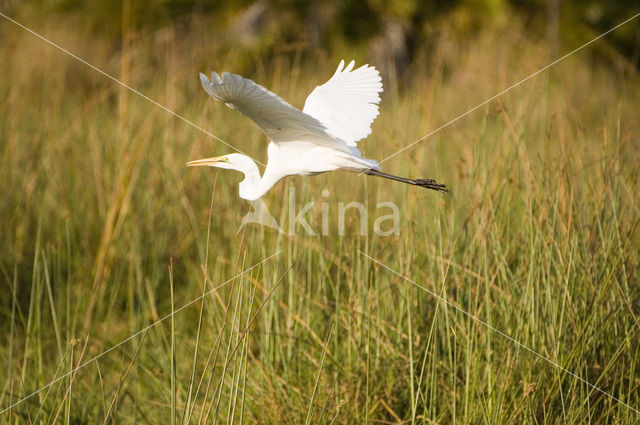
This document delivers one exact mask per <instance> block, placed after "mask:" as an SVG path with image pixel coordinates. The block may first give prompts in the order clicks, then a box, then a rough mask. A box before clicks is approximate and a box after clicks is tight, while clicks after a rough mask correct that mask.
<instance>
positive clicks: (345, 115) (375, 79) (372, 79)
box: [302, 61, 382, 146]
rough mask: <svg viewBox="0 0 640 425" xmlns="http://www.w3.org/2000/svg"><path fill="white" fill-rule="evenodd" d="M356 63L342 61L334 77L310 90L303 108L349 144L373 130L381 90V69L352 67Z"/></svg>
mask: <svg viewBox="0 0 640 425" xmlns="http://www.w3.org/2000/svg"><path fill="white" fill-rule="evenodd" d="M354 64H355V62H354V61H351V63H349V65H347V67H346V68H344V61H340V65H338V69H337V70H336V72H335V74H333V77H331V78H330V79H329V81H327V82H326V83H324V84H323V85H321V86H318V87H316V88H315V89H314V90H313V91H312V92H311V94H310V95H309V97H307V101H306V102H305V104H304V108H303V109H302V111H303V112H305V113H307V114H309V115H311V116H312V117H314V118H317V119H318V121H320V122H321V123H322V124H323V125H324V126H325V127H326V128H327V132H328V133H329V134H330V135H332V136H334V137H337V138H338V139H340V140H343V141H344V142H345V143H347V145H349V146H355V145H356V142H357V141H358V140H360V139H363V138H365V137H367V136H368V135H369V134H371V123H372V122H373V120H374V119H376V117H377V116H378V102H380V93H381V92H382V79H381V78H380V73H379V72H378V70H376V69H375V68H374V67H373V66H369V65H363V66H361V67H360V68H357V69H353V67H354Z"/></svg>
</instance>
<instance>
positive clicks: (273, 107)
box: [200, 72, 348, 150]
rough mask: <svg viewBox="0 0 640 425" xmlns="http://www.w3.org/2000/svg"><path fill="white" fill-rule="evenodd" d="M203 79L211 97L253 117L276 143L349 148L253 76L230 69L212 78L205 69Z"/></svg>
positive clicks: (316, 120) (213, 74) (321, 125)
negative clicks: (205, 72)
mask: <svg viewBox="0 0 640 425" xmlns="http://www.w3.org/2000/svg"><path fill="white" fill-rule="evenodd" d="M200 81H201V82H202V86H203V87H204V89H205V90H206V91H207V93H209V95H211V97H213V98H214V99H215V100H217V101H219V102H223V103H224V104H225V105H227V106H228V107H229V108H231V109H235V110H237V111H240V112H242V113H243V114H244V115H246V116H247V117H249V118H251V120H253V122H255V123H256V124H257V125H258V126H259V127H260V128H261V129H262V131H264V133H265V134H266V135H267V137H268V138H269V139H271V140H272V141H274V142H276V143H283V142H292V141H309V142H313V143H317V144H320V145H325V146H330V147H333V148H338V149H342V150H344V149H348V148H347V146H346V144H345V143H343V142H341V141H340V140H336V139H335V138H334V137H332V136H331V135H330V134H328V133H327V130H326V127H325V125H324V124H322V123H321V122H320V121H319V120H318V119H316V118H314V117H312V116H310V115H308V114H306V113H304V112H302V111H301V110H299V109H297V108H295V107H293V106H291V105H290V104H289V103H287V102H286V101H285V100H284V99H282V98H281V97H280V96H278V95H276V94H275V93H273V92H271V91H269V90H267V89H266V88H264V87H262V86H261V85H259V84H257V83H255V82H254V81H252V80H249V79H247V78H244V77H241V76H240V75H236V74H231V73H228V72H223V73H222V76H220V75H218V74H217V73H216V72H212V73H211V81H209V79H208V78H207V76H206V75H204V74H202V73H201V74H200Z"/></svg>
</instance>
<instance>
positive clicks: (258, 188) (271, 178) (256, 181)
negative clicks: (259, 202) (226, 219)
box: [239, 161, 280, 201]
mask: <svg viewBox="0 0 640 425" xmlns="http://www.w3.org/2000/svg"><path fill="white" fill-rule="evenodd" d="M239 171H241V172H242V173H244V176H245V178H244V180H242V181H241V182H240V185H239V194H240V197H241V198H243V199H246V200H248V201H255V200H256V199H258V198H260V197H262V195H264V194H265V193H267V192H268V191H269V189H271V188H272V187H273V185H274V184H276V182H277V181H278V180H279V179H280V178H279V177H276V176H275V175H274V174H273V172H272V170H270V169H269V166H267V168H266V170H265V172H264V174H263V175H262V176H260V170H259V169H258V166H257V165H256V164H255V163H254V162H253V161H252V162H251V163H250V164H247V166H245V167H244V168H243V169H242V170H239Z"/></svg>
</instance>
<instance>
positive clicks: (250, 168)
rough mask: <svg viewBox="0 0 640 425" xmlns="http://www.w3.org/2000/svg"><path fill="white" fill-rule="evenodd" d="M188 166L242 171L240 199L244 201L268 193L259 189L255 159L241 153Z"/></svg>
mask: <svg viewBox="0 0 640 425" xmlns="http://www.w3.org/2000/svg"><path fill="white" fill-rule="evenodd" d="M187 166H189V167H198V166H209V167H217V168H225V169H227V170H236V171H240V172H241V173H243V174H244V176H245V178H244V180H242V181H241V182H240V197H241V198H244V199H248V200H254V199H257V198H259V197H260V196H262V195H263V194H264V192H266V190H264V191H263V189H262V188H260V187H259V182H260V170H258V166H257V165H256V163H255V162H254V161H253V159H251V158H249V157H248V156H246V155H242V154H240V153H230V154H228V155H222V156H216V157H213V158H204V159H197V160H195V161H189V162H187ZM269 187H270V186H269ZM267 190H268V188H267Z"/></svg>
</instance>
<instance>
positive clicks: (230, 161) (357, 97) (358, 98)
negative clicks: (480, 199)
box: [187, 61, 447, 201]
mask: <svg viewBox="0 0 640 425" xmlns="http://www.w3.org/2000/svg"><path fill="white" fill-rule="evenodd" d="M354 64H355V62H354V61H351V63H349V65H347V67H346V68H345V67H344V61H340V64H339V65H338V69H337V70H336V72H335V74H333V77H331V79H329V81H327V82H326V83H324V84H323V85H321V86H318V87H316V88H315V89H314V90H313V91H312V92H311V94H310V95H309V97H307V100H306V102H305V105H304V108H303V109H302V111H301V110H299V109H297V108H295V107H293V106H291V105H290V104H288V103H287V102H285V101H284V100H283V99H282V98H280V97H279V96H277V95H276V94H274V93H272V92H270V91H269V90H267V89H265V88H264V87H262V86H261V85H259V84H256V83H255V82H253V81H251V80H249V79H247V78H243V77H241V76H240V75H235V74H230V73H228V72H223V73H222V76H220V75H218V74H217V73H215V72H212V73H211V81H209V79H208V78H207V76H206V75H204V74H202V73H201V74H200V81H201V82H202V86H203V87H204V89H205V90H206V91H207V93H209V94H210V95H211V97H213V98H214V99H215V100H217V101H219V102H223V103H224V104H225V105H227V106H228V107H229V108H231V109H235V110H237V111H240V112H242V113H243V114H244V115H246V116H247V117H249V118H251V119H252V120H253V122H255V123H256V124H257V125H258V127H260V128H261V129H262V131H263V132H264V133H265V134H266V136H267V138H269V140H270V143H269V147H268V148H267V152H268V158H269V159H268V162H267V166H266V168H265V170H264V174H263V175H262V176H260V171H259V170H258V166H257V165H256V163H255V162H254V161H253V160H252V159H251V158H249V157H248V156H246V155H242V154H239V153H231V154H228V155H223V156H218V157H215V158H205V159H199V160H197V161H191V162H188V163H187V165H189V166H203V165H204V166H211V167H218V168H226V169H231V170H236V171H240V172H242V173H243V174H244V175H245V178H244V180H242V181H241V182H240V197H241V198H244V199H247V200H249V201H253V200H256V199H258V198H260V197H261V196H262V195H264V194H265V193H267V192H268V191H269V189H271V188H272V187H273V185H274V184H275V183H276V182H277V181H278V180H280V179H282V178H283V177H286V176H290V175H295V174H299V175H313V174H318V173H324V172H327V171H335V170H345V171H353V172H358V173H364V174H368V175H372V176H378V177H384V178H387V179H391V180H397V181H400V182H403V183H408V184H412V185H416V186H421V187H426V188H428V189H433V190H436V191H438V192H442V193H447V189H446V186H445V185H442V184H438V183H436V181H435V180H432V179H416V180H411V179H408V178H404V177H398V176H394V175H391V174H386V173H383V172H381V171H380V165H379V164H378V162H377V161H375V160H373V159H367V158H363V157H362V154H361V153H360V151H359V150H358V148H357V147H356V142H357V141H358V140H361V139H363V138H365V137H366V136H368V135H369V134H370V133H371V123H372V122H373V120H374V119H375V118H376V117H377V116H378V102H380V95H379V93H380V92H382V80H381V79H380V74H379V73H378V71H377V70H376V69H375V68H374V67H373V66H368V65H364V66H361V67H360V68H357V69H353V67H354Z"/></svg>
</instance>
